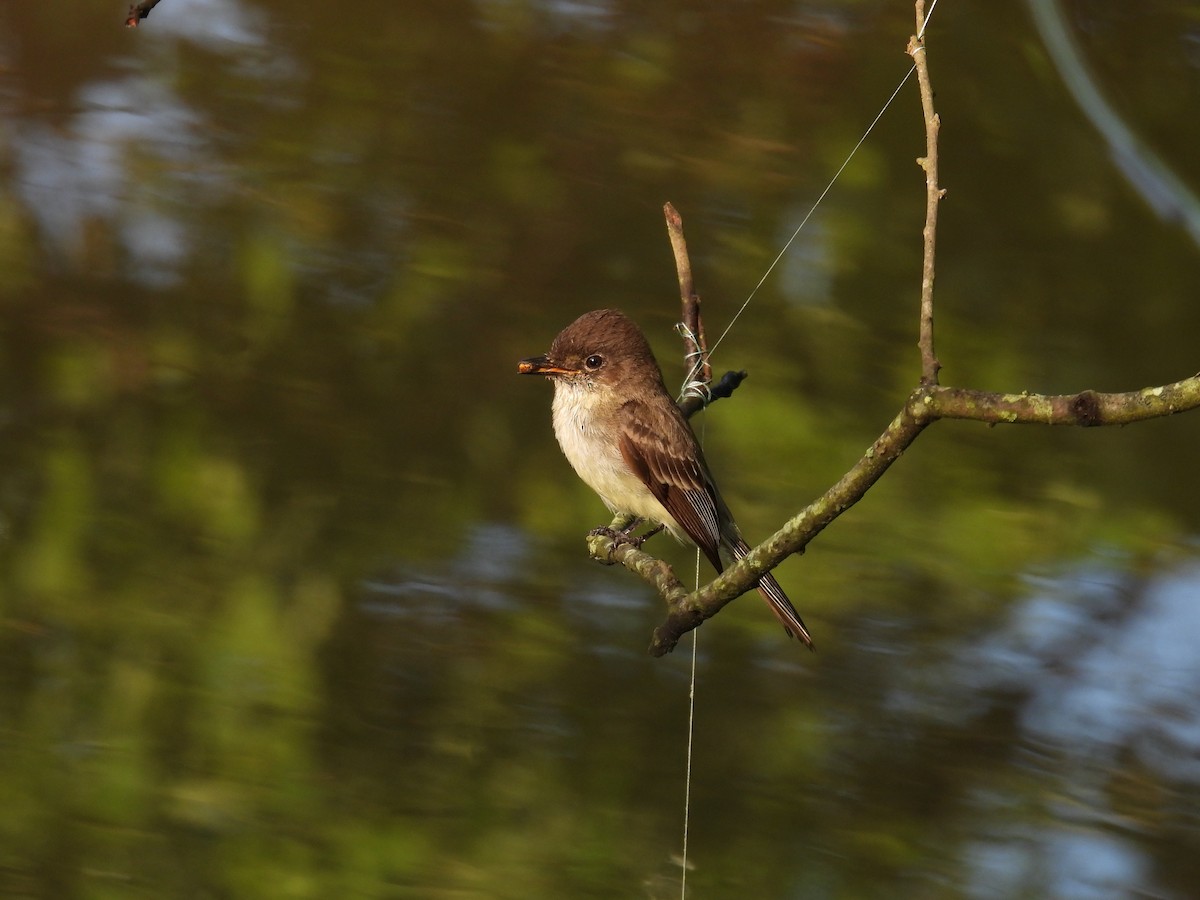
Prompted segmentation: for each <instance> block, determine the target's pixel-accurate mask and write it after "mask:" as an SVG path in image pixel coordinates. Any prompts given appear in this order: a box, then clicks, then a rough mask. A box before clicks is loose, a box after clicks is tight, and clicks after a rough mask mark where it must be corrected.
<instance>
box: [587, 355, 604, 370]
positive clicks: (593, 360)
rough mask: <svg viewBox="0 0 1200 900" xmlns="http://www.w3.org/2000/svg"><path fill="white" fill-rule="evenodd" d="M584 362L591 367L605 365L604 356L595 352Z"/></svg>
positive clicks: (596, 367) (595, 367)
mask: <svg viewBox="0 0 1200 900" xmlns="http://www.w3.org/2000/svg"><path fill="white" fill-rule="evenodd" d="M583 364H584V365H585V366H586V367H587V368H589V369H598V368H600V367H601V366H602V365H604V357H603V356H601V355H600V354H599V353H593V354H592V355H591V356H589V357H588V358H587V359H585V360H584V361H583Z"/></svg>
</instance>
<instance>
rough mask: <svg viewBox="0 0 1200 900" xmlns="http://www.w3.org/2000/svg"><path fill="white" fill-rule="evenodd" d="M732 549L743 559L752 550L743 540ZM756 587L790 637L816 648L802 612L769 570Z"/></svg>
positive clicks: (736, 555) (735, 554) (737, 556)
mask: <svg viewBox="0 0 1200 900" xmlns="http://www.w3.org/2000/svg"><path fill="white" fill-rule="evenodd" d="M730 549H732V550H733V555H734V556H735V557H736V558H737V559H741V558H742V557H744V556H745V555H746V554H747V553H749V552H750V547H749V545H747V544H746V542H745V541H742V540H739V541H737V542H736V543H733V544H732V546H731V548H730ZM756 587H757V588H758V592H759V593H760V594H762V598H763V599H764V600H766V601H767V606H769V607H771V612H773V613H775V618H777V619H778V620H779V623H780V624H781V625H782V626H783V630H784V631H786V632H787V633H788V637H794V638H799V639H800V640H801V641H803V642H804V645H805V646H806V647H808V649H809V650H814V649H816V648H815V647H814V646H813V640H812V637H811V636H810V635H809V633H808V629H807V628H805V627H804V621H803V620H802V619H801V618H800V613H798V612H796V607H794V606H792V601H791V600H789V599H788V596H787V594H785V593H784V592H783V588H781V587H780V586H779V582H778V581H776V580H775V576H774V575H772V574H771V573H770V572H767V573H766V574H765V575H763V577H762V578H760V579H759V580H758V584H757V585H756Z"/></svg>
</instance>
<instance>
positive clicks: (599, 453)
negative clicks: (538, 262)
mask: <svg viewBox="0 0 1200 900" xmlns="http://www.w3.org/2000/svg"><path fill="white" fill-rule="evenodd" d="M517 371H518V372H519V373H520V374H523V375H543V376H545V377H546V378H547V379H549V380H550V382H551V383H552V384H553V385H554V400H553V403H552V419H553V424H554V435H555V437H556V438H557V439H558V444H559V446H560V447H561V449H562V452H563V455H564V456H566V458H567V461H568V462H569V463H570V464H571V466H572V467H573V468H574V469H575V472H576V474H578V475H579V477H580V478H581V479H582V480H583V481H584V483H586V484H587V485H588V487H590V488H591V489H592V490H593V491H595V492H596V493H597V494H598V495H599V496H600V499H601V500H602V501H603V502H604V504H605V505H606V506H607V507H608V508H609V510H610V511H612V512H613V513H620V514H625V515H628V516H632V517H634V524H635V525H636V524H637V522H639V521H643V520H644V521H648V522H651V523H657V524H658V526H659V527H658V528H656V529H655V531H652V532H650V533H651V534H653V533H655V532H656V531H658V530H661V528H662V527H665V528H666V530H667V531H668V532H669V533H670V534H671V535H672V536H673V537H674V538H675V539H676V540H679V541H681V542H682V543H685V544H694V545H696V546H697V547H699V548H700V550H701V552H703V553H704V555H705V556H706V557H707V558H708V561H709V562H710V563H712V565H713V567H714V568H715V569H716V570H717V572H722V571H724V570H725V567H726V566H727V565H729V564H731V563H732V562H735V561H737V560H739V559H742V558H743V557H745V556H746V555H747V554H748V553H749V552H750V547H749V545H748V544H747V543H746V541H745V540H744V539H743V537H742V533H741V531H740V530H739V529H738V526H737V523H736V522H735V521H734V518H733V515H732V514H731V513H730V511H729V507H728V506H727V505H726V503H725V500H724V499H723V498H722V496H721V492H720V491H719V490H718V489H717V484H716V481H714V480H713V476H712V472H711V471H710V469H709V467H708V463H707V461H706V460H705V458H704V451H703V450H702V449H701V447H700V443H699V441H697V440H696V435H695V434H694V432H693V431H692V428H691V426H690V425H689V424H688V421H687V419H686V418H685V417H684V415H683V413H682V412H681V411H680V409H679V407H678V406H677V405H676V403H675V401H674V400H673V399H672V397H671V395H670V393H668V391H667V388H666V385H665V384H664V383H663V377H662V370H661V369H660V368H659V365H658V362H657V361H656V360H655V358H654V352H653V351H652V350H651V349H650V344H649V342H648V341H647V340H646V336H645V335H644V334H643V333H642V330H641V329H640V328H639V327H638V326H637V324H636V323H635V322H634V321H633V320H632V319H631V318H629V316H627V315H625V313H623V312H621V311H620V310H618V309H598V310H593V311H591V312H588V313H584V314H583V315H582V316H580V317H579V318H578V319H576V320H575V321H573V322H572V323H571V324H569V325H568V326H567V327H566V328H564V329H563V330H562V331H560V332H559V333H558V336H557V337H555V338H554V340H553V342H552V343H551V344H550V350H549V351H548V352H547V353H545V354H543V355H541V356H534V357H529V358H528V359H522V360H520V361H519V363H518V365H517ZM631 527H632V526H631ZM599 530H600V531H603V530H604V529H599ZM630 530H631V528H627V529H626V531H625V532H617V533H616V536H617V537H618V538H619V539H626V540H633V541H635V542H636V541H640V540H642V539H640V538H639V539H630V538H628V532H629V531H630ZM646 536H647V537H648V536H649V535H646ZM755 587H756V588H757V590H758V592H759V594H761V595H762V598H763V599H764V600H765V601H766V603H767V606H768V607H770V609H771V612H773V613H774V614H775V617H776V618H777V619H778V620H779V622H780V624H782V625H783V629H784V631H786V632H787V634H788V636H789V637H794V638H798V639H799V640H800V641H802V642H803V643H804V644H805V645H806V646H807V647H808V648H809V649H813V641H812V637H811V636H810V635H809V633H808V629H807V628H806V627H805V625H804V622H803V620H802V619H801V618H800V614H799V613H798V612H797V611H796V608H795V607H794V606H793V605H792V603H791V601H790V600H789V599H788V596H787V594H785V593H784V591H783V588H781V587H780V586H779V582H778V581H776V580H775V577H774V576H773V575H772V574H771V573H770V572H767V573H765V574H763V575H762V576H761V577H760V578H759V580H758V582H757V584H756V585H755Z"/></svg>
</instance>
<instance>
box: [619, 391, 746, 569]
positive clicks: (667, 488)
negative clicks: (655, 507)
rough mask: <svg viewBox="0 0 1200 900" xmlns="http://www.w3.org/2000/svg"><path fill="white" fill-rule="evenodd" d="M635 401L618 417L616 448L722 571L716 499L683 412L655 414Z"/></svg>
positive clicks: (626, 462)
mask: <svg viewBox="0 0 1200 900" xmlns="http://www.w3.org/2000/svg"><path fill="white" fill-rule="evenodd" d="M631 402H633V403H637V401H631ZM638 406H639V407H640V408H639V409H637V410H627V411H626V412H627V413H629V414H628V415H626V416H624V417H623V420H624V423H625V426H624V428H623V429H622V433H621V438H620V447H621V456H622V457H623V458H624V460H625V464H626V465H628V466H629V468H630V471H632V472H633V473H634V474H636V475H637V477H638V478H640V479H641V481H642V484H644V485H646V487H647V488H649V489H650V493H651V494H653V495H654V498H655V499H656V500H658V502H659V503H661V504H662V505H663V506H664V507H666V510H667V512H669V513H670V514H671V515H672V516H673V517H674V518H675V521H676V522H678V523H679V527H680V528H682V529H683V530H684V531H685V532H686V533H687V536H688V537H689V538H691V539H692V541H693V543H695V544H696V546H698V547H699V548H700V549H701V550H702V551H704V555H705V556H707V557H708V561H709V562H711V563H712V564H713V566H714V567H715V568H716V570H717V571H718V572H720V571H722V569H723V568H724V567H723V565H722V563H721V556H720V553H719V552H718V550H719V548H720V546H721V522H722V516H721V512H720V506H719V504H720V499H719V497H718V495H717V491H716V487H715V486H714V485H713V482H712V478H711V477H710V476H709V474H708V472H707V471H706V470H705V467H704V456H703V454H702V453H701V451H700V447H699V445H698V444H697V443H696V439H695V437H694V436H693V435H692V431H691V429H690V428H688V426H687V422H686V421H684V419H683V417H682V415H680V416H679V417H678V418H676V417H674V416H670V417H667V416H659V417H657V418H655V417H653V416H652V415H651V414H649V410H647V409H646V407H645V405H644V404H638Z"/></svg>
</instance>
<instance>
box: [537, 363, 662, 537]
mask: <svg viewBox="0 0 1200 900" xmlns="http://www.w3.org/2000/svg"><path fill="white" fill-rule="evenodd" d="M618 411H619V400H618V399H617V398H616V397H614V396H613V395H612V393H611V392H610V391H609V389H607V388H605V387H603V386H601V385H597V384H595V383H592V384H588V383H586V382H583V381H568V380H565V379H564V380H556V381H555V382H554V404H553V413H554V436H555V437H556V438H558V444H559V446H560V447H562V452H563V455H564V456H566V457H567V461H568V462H570V463H571V466H572V467H573V468H574V469H575V472H576V473H577V474H578V475H579V477H580V478H582V479H583V481H584V483H585V484H587V485H588V487H590V488H591V489H592V490H593V491H595V492H596V493H597V494H599V495H600V499H601V500H603V501H604V503H605V505H606V506H608V508H609V509H610V510H612V511H613V512H622V513H631V514H633V515H635V516H642V517H643V518H647V519H651V520H653V521H655V522H666V523H668V525H674V524H675V520H674V519H673V518H672V517H671V515H670V513H668V512H667V511H666V509H665V508H664V507H663V505H662V504H661V503H659V502H658V501H657V500H656V499H655V498H654V495H653V494H651V493H650V490H649V488H647V487H646V486H645V485H644V484H642V482H641V479H639V478H638V477H637V475H635V474H634V473H633V472H631V471H630V469H629V466H627V465H626V464H625V459H624V458H623V457H622V456H621V448H620V446H619V444H618V441H619V438H620V427H619V423H618V422H616V421H614V419H613V418H612V417H613V415H614V414H615V413H617V412H618Z"/></svg>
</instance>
